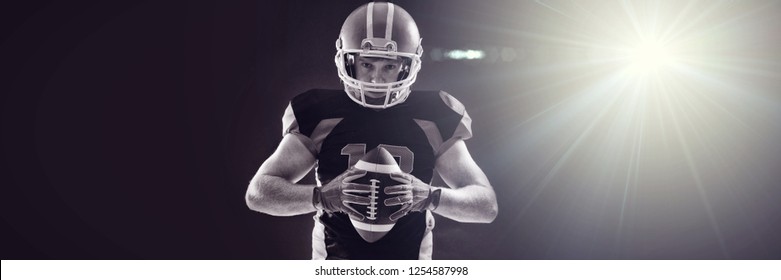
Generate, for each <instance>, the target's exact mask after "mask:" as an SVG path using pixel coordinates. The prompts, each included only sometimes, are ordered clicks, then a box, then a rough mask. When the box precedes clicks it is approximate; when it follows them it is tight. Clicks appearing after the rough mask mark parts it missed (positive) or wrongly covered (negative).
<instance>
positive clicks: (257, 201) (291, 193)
mask: <svg viewBox="0 0 781 280" xmlns="http://www.w3.org/2000/svg"><path fill="white" fill-rule="evenodd" d="M314 187H315V186H314V185H300V184H294V183H292V182H290V181H288V180H285V179H283V178H280V177H276V176H271V175H258V176H256V177H255V178H253V180H252V181H251V182H250V185H249V187H248V188H247V194H246V196H245V199H246V202H247V207H249V208H250V209H252V210H255V211H258V212H261V213H266V214H269V215H274V216H294V215H300V214H306V213H310V212H313V211H315V210H316V209H315V207H314V206H313V205H312V190H313V188H314Z"/></svg>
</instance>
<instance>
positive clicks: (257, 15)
mask: <svg viewBox="0 0 781 280" xmlns="http://www.w3.org/2000/svg"><path fill="white" fill-rule="evenodd" d="M272 2H273V3H266V2H265V1H132V2H128V3H115V2H114V1H100V2H98V1H94V2H81V1H79V2H55V1H37V2H23V1H20V2H17V3H6V4H4V7H3V8H2V11H0V40H2V41H0V69H2V72H0V74H1V75H0V79H1V81H2V83H1V84H0V91H2V130H1V132H0V133H1V134H2V163H3V168H2V177H1V179H2V181H1V184H2V195H1V196H2V204H0V205H2V210H1V211H2V223H1V224H0V233H2V242H1V243H0V244H2V245H1V246H2V247H0V248H2V249H0V255H1V257H2V259H307V258H309V257H310V254H311V235H310V234H311V229H312V222H313V221H312V218H311V215H303V216H297V217H271V216H268V215H265V214H260V213H256V212H253V211H250V210H249V209H248V208H247V207H246V205H245V203H244V193H245V190H246V186H247V183H248V182H249V180H250V179H251V177H252V175H253V174H254V172H255V170H257V168H258V166H260V164H261V163H262V161H263V160H264V159H265V158H266V157H268V155H270V154H271V152H273V150H274V148H275V147H276V144H277V143H278V141H279V140H280V139H281V129H282V128H281V117H282V113H283V111H284V109H285V106H286V105H287V101H288V100H289V99H290V98H291V97H292V96H294V95H295V94H297V93H299V92H302V91H304V90H306V89H309V88H313V87H329V88H338V87H339V86H340V84H339V80H338V78H337V76H336V69H335V67H334V66H333V54H334V52H335V49H334V41H335V39H336V37H337V35H338V32H339V28H340V27H341V23H342V21H343V20H344V18H345V17H346V16H347V15H348V14H349V13H350V11H352V10H353V9H354V8H355V7H357V6H359V5H360V4H362V3H364V2H365V1H272ZM395 2H397V3H398V4H400V5H401V6H402V7H404V8H405V9H406V10H407V11H409V12H410V13H411V14H412V16H413V17H414V18H415V19H416V21H417V23H418V25H419V26H420V28H421V32H422V34H423V38H424V40H423V44H424V48H426V49H427V51H430V50H433V49H436V48H474V47H483V46H485V44H493V45H494V46H503V45H504V46H512V47H522V46H532V47H536V48H538V50H539V49H544V46H542V47H540V45H539V44H538V43H536V42H534V41H533V40H527V41H523V42H516V41H513V38H512V37H509V36H508V35H507V34H508V30H513V29H517V28H518V27H517V26H516V25H515V24H518V23H519V22H520V23H523V22H524V19H517V18H514V16H513V14H512V13H509V12H505V10H512V9H516V8H517V9H522V8H524V7H526V6H532V5H533V3H531V1H529V2H528V3H527V2H521V3H520V4H519V3H516V2H513V1H492V2H491V1H489V2H488V3H485V2H483V1H474V2H468V1H447V2H446V1H395ZM775 7H776V8H777V7H778V5H776V6H775ZM528 28H534V24H533V23H532V22H529V25H528ZM486 42H488V43H486ZM423 63H424V64H423V70H422V72H421V74H420V76H419V78H418V83H417V84H416V85H415V87H414V88H419V89H443V90H446V91H448V92H450V93H451V94H453V95H454V96H456V97H457V98H458V99H459V100H461V101H462V102H463V103H464V104H465V105H466V107H467V109H468V110H469V112H470V114H471V115H472V118H473V119H474V124H473V126H474V132H475V135H476V136H475V138H474V139H472V140H470V141H469V142H468V143H467V144H468V145H469V147H470V151H472V154H473V156H474V158H475V160H476V161H477V162H478V164H480V165H481V166H482V167H483V169H484V170H485V171H486V173H487V175H488V176H489V178H490V179H491V181H492V183H493V185H494V186H495V188H496V192H497V194H498V196H499V206H500V216H499V218H498V219H497V220H496V221H495V222H494V223H492V224H488V225H475V224H458V223H455V222H452V221H449V220H447V219H445V218H442V217H439V218H438V219H437V229H436V235H435V253H434V257H435V258H437V259H624V258H630V259H691V258H694V259H722V258H738V259H766V258H775V259H777V258H779V256H780V255H781V241H779V240H780V239H781V238H778V236H779V234H780V233H781V231H779V228H780V227H781V226H780V224H779V220H778V217H779V215H778V211H779V210H781V206H778V198H779V197H781V192H780V191H779V188H778V183H777V181H778V175H775V173H777V171H778V170H781V169H779V157H778V155H779V151H778V149H777V148H775V149H772V150H771V151H769V152H766V153H765V154H764V156H763V157H761V158H759V159H758V160H757V163H756V164H750V167H752V168H754V167H757V168H758V169H752V171H750V172H749V173H748V175H747V176H749V175H750V176H754V175H756V176H760V177H762V178H763V179H762V181H761V182H760V183H759V184H754V187H753V188H754V189H755V190H761V191H758V192H750V193H747V194H746V195H744V196H741V197H740V200H739V201H738V203H736V204H739V205H743V206H745V205H749V206H748V207H749V208H748V209H743V208H742V209H743V210H744V212H742V213H749V214H748V215H750V216H751V217H755V218H757V217H760V218H757V219H758V220H757V221H754V220H751V221H750V222H746V223H747V224H738V225H734V229H733V230H731V231H730V230H727V232H726V233H724V235H722V236H721V237H722V238H721V239H719V240H722V242H727V244H726V245H724V244H722V245H719V244H718V243H719V242H718V241H717V240H716V239H715V238H714V237H713V236H714V235H713V233H712V232H711V231H712V230H711V228H710V227H709V226H708V223H707V222H703V221H707V220H708V217H709V216H708V214H706V213H705V212H695V213H689V214H687V215H681V216H678V217H676V218H670V219H673V220H674V221H671V222H670V223H672V224H679V223H685V224H690V225H691V226H690V227H683V228H665V227H664V224H666V223H665V222H664V221H666V220H659V219H657V220H652V221H651V223H650V224H649V225H648V226H647V227H644V226H642V225H635V224H630V225H629V226H630V227H627V228H626V229H625V230H624V235H623V237H622V238H620V239H616V238H614V237H613V236H612V235H610V234H609V233H613V232H615V228H614V227H613V226H612V223H611V222H608V224H610V225H611V226H610V227H609V228H607V229H603V228H601V227H599V226H597V227H593V228H588V227H586V230H585V231H584V230H582V229H583V227H574V228H573V227H570V225H571V222H573V221H572V218H573V217H575V216H571V215H570V214H566V213H572V212H573V211H574V212H578V213H580V214H581V215H584V216H587V215H589V213H588V212H584V211H588V209H590V208H587V207H586V206H588V204H578V203H579V202H578V197H579V195H578V194H577V193H574V194H573V193H570V194H568V195H566V196H561V195H559V194H560V193H559V192H545V191H542V190H540V189H537V188H536V186H538V185H540V182H549V181H550V178H548V177H546V176H545V174H540V173H539V170H540V169H546V168H549V167H550V165H551V164H550V162H539V161H535V159H534V158H528V157H527V158H525V157H522V156H520V155H519V156H518V157H509V158H508V157H506V155H507V154H508V153H510V154H513V149H514V148H517V149H523V151H529V150H534V149H535V147H534V146H531V147H529V146H528V144H529V143H539V142H536V141H522V140H521V139H523V137H525V135H526V134H523V133H524V132H525V130H524V129H523V128H519V127H517V125H518V124H519V123H521V122H523V121H528V120H531V119H533V118H532V116H534V115H535V114H536V113H538V112H539V111H541V110H542V109H540V108H539V106H543V107H544V106H547V105H546V104H549V102H546V101H544V100H545V99H544V98H542V99H540V98H537V99H534V97H525V98H526V99H524V97H523V96H520V97H519V96H514V95H513V94H514V93H516V92H520V91H523V89H524V86H521V85H517V84H520V83H525V84H526V85H527V86H526V87H528V85H533V84H535V83H538V81H539V79H538V78H537V77H535V76H533V75H525V76H520V77H513V76H511V75H509V76H508V75H507V74H508V73H509V71H511V70H513V71H517V70H519V69H520V70H523V69H528V68H530V67H532V66H533V65H534V64H533V63H537V64H539V63H544V61H530V63H528V64H501V63H496V64H486V63H477V62H453V61H432V59H431V58H430V57H428V56H427V57H424V62H423ZM513 85H517V86H513ZM508 88H512V90H508ZM512 98H515V99H512ZM774 98H775V99H771V102H777V101H778V99H777V97H774ZM508 100H509V101H512V102H509V103H508ZM541 100H542V101H541ZM772 104H778V103H772ZM508 112H519V114H521V117H518V118H512V117H508V115H507V113H508ZM776 121H778V120H776ZM777 124H778V123H777V122H776V124H775V125H777ZM770 126H772V124H771V125H770ZM776 129H777V128H776ZM769 135H770V136H773V137H774V136H775V135H777V134H769ZM767 141H771V140H769V139H768V140H767ZM542 142H544V141H542ZM518 143H521V144H524V145H527V146H524V147H517V146H516V144H518ZM763 143H765V142H763ZM540 145H542V144H540ZM773 147H775V146H773ZM755 152H756V153H755V154H756V155H761V154H762V153H761V152H760V151H755ZM526 155H527V156H533V154H530V153H526ZM553 189H554V188H551V190H553ZM608 195H609V196H611V198H610V200H609V201H613V199H616V198H614V197H612V194H608ZM642 195H643V194H642V193H641V194H640V196H642ZM649 195H652V194H649ZM677 197H678V199H680V201H672V202H669V203H670V204H672V205H678V204H679V203H680V204H688V203H690V202H692V201H695V202H696V201H698V199H699V198H698V197H699V195H698V194H697V193H696V192H693V191H692V192H683V193H680V196H677ZM728 200H729V199H728ZM562 205H570V207H569V208H567V207H562ZM572 205H574V206H572ZM611 205H612V204H611ZM639 205H640V206H637V207H640V208H642V207H647V208H645V209H664V208H665V206H660V205H643V204H642V201H641V202H640V203H639ZM730 205H732V204H730ZM581 207H583V208H581ZM610 207H612V206H610ZM752 207H753V208H752ZM673 208H674V207H673ZM560 209H565V210H566V211H565V212H561V211H560ZM730 209H731V208H730ZM602 210H604V208H603V209H602ZM639 212H641V211H638V213H639ZM662 212H664V211H662ZM656 214H659V213H656ZM661 214H663V215H667V214H674V213H672V212H670V213H667V212H664V213H661ZM725 215H732V214H725ZM735 215H737V214H735ZM595 216H596V215H595ZM641 216H642V215H641V214H636V217H635V218H638V219H641V218H642V217H641ZM671 216H675V215H671ZM599 217H601V218H598V219H596V220H591V221H590V220H588V219H582V220H579V221H580V222H583V223H590V224H596V225H600V223H602V224H603V225H604V223H605V221H612V220H613V218H614V217H612V216H607V217H606V216H599ZM668 217H670V216H668ZM721 217H724V216H723V215H722V216H721ZM730 217H732V216H730ZM581 218H582V217H581ZM646 218H647V217H646ZM575 219H579V218H577V217H576V218H575ZM736 219H739V218H736ZM760 219H761V222H760ZM646 221H647V220H646ZM576 222H577V221H576ZM638 223H640V222H638ZM654 223H656V224H654ZM659 225H662V227H657V226H659ZM743 225H747V227H750V229H747V227H744V226H743ZM619 226H620V225H619ZM721 229H722V231H723V230H724V228H721ZM589 230H590V231H589ZM584 232H585V233H584ZM581 234H585V235H581Z"/></svg>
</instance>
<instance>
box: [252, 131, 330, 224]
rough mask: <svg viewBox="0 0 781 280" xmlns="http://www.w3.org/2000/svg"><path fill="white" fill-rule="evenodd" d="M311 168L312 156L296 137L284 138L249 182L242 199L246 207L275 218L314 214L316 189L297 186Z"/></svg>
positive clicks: (287, 136)
mask: <svg viewBox="0 0 781 280" xmlns="http://www.w3.org/2000/svg"><path fill="white" fill-rule="evenodd" d="M314 164H315V157H314V155H312V152H310V150H309V149H308V148H307V147H306V145H305V144H304V143H303V142H302V141H301V140H300V139H299V138H298V136H296V135H294V134H287V135H285V137H284V138H282V142H280V143H279V146H278V147H277V150H276V151H274V153H273V154H272V155H271V156H270V157H269V158H268V159H267V160H266V161H265V162H263V164H262V165H261V166H260V168H259V169H258V172H257V173H256V174H255V176H254V177H253V178H252V181H250V184H249V187H248V188H247V194H246V196H245V199H246V201H247V206H248V207H249V208H250V209H252V210H255V211H258V212H262V213H266V214H269V215H274V216H293V215H299V214H305V213H309V212H313V211H315V210H316V208H315V207H314V205H313V204H312V194H313V189H314V188H315V185H314V184H312V185H304V184H296V182H298V181H299V180H301V178H303V177H304V176H306V174H307V173H308V172H309V171H310V170H311V169H312V167H313V166H314Z"/></svg>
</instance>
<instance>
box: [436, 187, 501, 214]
mask: <svg viewBox="0 0 781 280" xmlns="http://www.w3.org/2000/svg"><path fill="white" fill-rule="evenodd" d="M434 213H437V214H439V215H442V216H445V217H447V218H450V219H453V220H455V221H459V222H462V223H490V222H492V221H493V220H494V219H495V218H496V215H497V213H498V207H497V205H496V194H494V192H493V190H491V189H490V188H486V187H483V186H478V185H469V186H465V187H461V188H458V189H449V188H443V189H442V195H441V197H440V200H439V206H438V207H437V209H435V210H434Z"/></svg>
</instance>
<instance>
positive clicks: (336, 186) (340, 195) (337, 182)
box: [313, 168, 372, 221]
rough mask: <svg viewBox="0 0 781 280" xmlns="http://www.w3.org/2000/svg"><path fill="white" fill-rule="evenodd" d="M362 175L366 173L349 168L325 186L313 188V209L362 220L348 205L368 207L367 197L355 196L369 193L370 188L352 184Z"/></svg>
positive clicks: (361, 216)
mask: <svg viewBox="0 0 781 280" xmlns="http://www.w3.org/2000/svg"><path fill="white" fill-rule="evenodd" d="M364 175H366V171H363V170H358V169H354V168H350V169H348V170H347V171H345V172H344V173H342V174H340V175H339V176H336V177H335V178H333V179H332V180H331V181H330V182H328V184H325V186H322V187H315V190H314V194H313V195H314V197H313V204H314V205H315V208H317V209H322V210H323V211H325V212H328V213H335V212H344V213H347V214H348V215H350V216H351V217H352V218H353V219H357V220H359V221H361V220H363V219H364V218H365V217H364V215H363V214H361V213H360V212H358V211H356V210H355V208H353V207H352V206H350V205H351V204H357V205H369V202H370V199H369V197H368V196H367V195H356V194H363V193H369V192H371V190H372V188H371V186H370V185H365V184H358V183H353V182H352V181H353V180H355V179H358V178H361V177H363V176H364Z"/></svg>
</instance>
